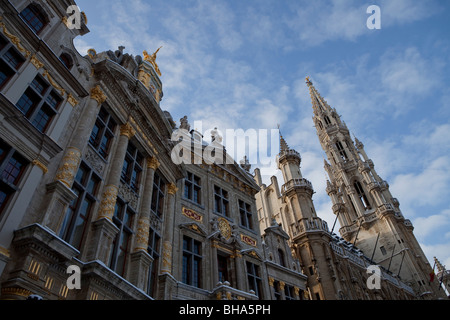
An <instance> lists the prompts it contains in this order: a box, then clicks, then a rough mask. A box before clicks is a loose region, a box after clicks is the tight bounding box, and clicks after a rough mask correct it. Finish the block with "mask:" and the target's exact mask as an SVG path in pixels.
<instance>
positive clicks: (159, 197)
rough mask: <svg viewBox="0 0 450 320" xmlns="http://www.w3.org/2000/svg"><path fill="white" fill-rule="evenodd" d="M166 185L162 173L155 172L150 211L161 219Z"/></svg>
mask: <svg viewBox="0 0 450 320" xmlns="http://www.w3.org/2000/svg"><path fill="white" fill-rule="evenodd" d="M166 185H167V183H166V180H165V179H164V178H163V177H162V175H160V174H159V172H155V174H154V177H153V190H152V199H151V204H150V211H151V212H152V213H153V214H154V215H155V216H157V217H158V218H159V219H161V218H162V216H163V215H164V209H165V208H164V206H165V198H166V196H165V191H166V189H167V187H166ZM155 202H156V203H155Z"/></svg>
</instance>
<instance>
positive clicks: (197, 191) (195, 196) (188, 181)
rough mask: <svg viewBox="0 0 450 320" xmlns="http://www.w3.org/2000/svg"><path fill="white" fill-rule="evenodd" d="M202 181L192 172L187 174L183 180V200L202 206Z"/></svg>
mask: <svg viewBox="0 0 450 320" xmlns="http://www.w3.org/2000/svg"><path fill="white" fill-rule="evenodd" d="M201 194H202V179H201V178H200V177H199V176H197V175H196V174H194V173H192V172H189V171H188V172H187V175H186V177H185V178H184V192H183V197H184V199H187V200H190V201H192V202H194V203H195V204H198V205H202V196H201Z"/></svg>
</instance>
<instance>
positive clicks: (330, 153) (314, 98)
mask: <svg viewBox="0 0 450 320" xmlns="http://www.w3.org/2000/svg"><path fill="white" fill-rule="evenodd" d="M306 84H307V85H308V88H309V92H310V94H311V102H312V105H313V110H314V116H313V120H314V123H315V127H316V130H317V135H318V137H319V141H320V144H321V146H322V149H323V150H324V151H325V153H326V155H327V158H328V162H326V161H325V170H326V171H327V173H328V175H329V178H330V183H328V182H327V189H326V190H327V193H328V195H329V196H330V199H331V201H332V203H333V212H334V214H336V215H337V216H338V219H339V224H340V226H341V228H340V230H339V231H340V233H341V236H342V237H343V238H344V239H345V240H347V241H349V242H352V243H353V242H354V241H355V239H357V240H358V248H359V249H360V250H362V252H363V253H365V254H366V255H367V256H373V260H374V261H377V262H378V263H379V264H380V265H382V266H384V267H387V264H389V267H392V270H394V269H395V270H396V272H398V275H399V276H400V277H401V278H402V279H405V280H406V281H408V282H410V283H412V284H413V287H414V289H415V291H416V292H417V293H418V294H421V293H423V292H425V291H430V292H432V291H434V292H435V293H436V291H435V288H432V287H431V286H427V285H424V283H425V281H421V280H422V279H426V278H427V277H428V276H429V273H427V272H426V271H425V270H429V269H430V272H431V267H430V264H429V262H428V261H427V260H426V258H425V254H424V253H423V251H422V250H421V248H420V245H419V243H418V241H417V239H416V238H415V236H414V234H413V230H414V228H413V226H412V223H411V221H410V220H407V219H405V218H404V216H403V214H402V212H401V210H400V207H399V201H398V200H397V199H396V198H394V197H393V196H392V194H391V192H390V190H389V184H388V183H387V182H386V181H384V180H382V179H381V178H380V176H379V175H378V174H377V172H376V170H375V165H374V163H373V161H372V160H371V159H369V157H368V156H367V154H366V151H365V150H364V145H363V144H362V143H361V142H360V141H359V140H358V139H356V138H355V142H356V143H355V142H354V141H353V140H352V137H351V134H350V131H349V129H348V128H347V126H346V125H345V123H344V122H343V121H341V119H340V116H339V115H338V114H337V112H336V109H335V108H331V107H330V106H329V105H328V104H327V102H326V101H325V100H324V99H323V98H322V97H321V95H320V94H319V93H318V91H317V90H316V88H315V87H314V85H313V83H312V82H311V80H310V79H309V78H308V77H307V78H306ZM374 234H379V235H380V240H379V243H378V247H377V248H375V251H374ZM398 243H400V244H401V246H402V249H405V250H404V251H403V252H405V253H404V255H405V259H401V258H399V257H400V255H398V256H396V257H395V259H394V258H392V259H391V260H390V259H386V257H385V255H386V252H392V253H394V249H395V248H394V244H398ZM379 248H383V249H379ZM417 256H420V257H422V258H420V259H418V258H417ZM391 262H392V264H391ZM424 286H426V288H424Z"/></svg>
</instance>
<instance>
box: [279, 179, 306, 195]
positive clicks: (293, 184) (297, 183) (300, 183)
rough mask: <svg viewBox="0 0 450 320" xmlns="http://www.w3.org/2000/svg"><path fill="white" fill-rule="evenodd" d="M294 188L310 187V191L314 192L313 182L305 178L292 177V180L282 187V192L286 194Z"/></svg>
mask: <svg viewBox="0 0 450 320" xmlns="http://www.w3.org/2000/svg"><path fill="white" fill-rule="evenodd" d="M294 188H295V189H297V188H303V189H308V190H309V191H310V192H312V193H314V189H313V186H312V183H311V182H310V181H309V180H306V179H304V178H302V179H292V180H290V181H288V182H287V183H285V184H284V185H283V186H282V187H281V193H283V194H284V193H286V192H289V191H291V190H292V189H294Z"/></svg>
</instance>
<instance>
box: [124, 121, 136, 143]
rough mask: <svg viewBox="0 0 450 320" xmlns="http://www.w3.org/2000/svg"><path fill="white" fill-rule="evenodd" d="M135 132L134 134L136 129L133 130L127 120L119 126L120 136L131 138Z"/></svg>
mask: <svg viewBox="0 0 450 320" xmlns="http://www.w3.org/2000/svg"><path fill="white" fill-rule="evenodd" d="M135 134H136V130H134V128H133V127H132V126H131V124H130V123H128V122H127V123H125V124H123V125H121V126H120V135H121V136H125V137H127V138H128V139H131V138H133V137H134V135H135Z"/></svg>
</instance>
